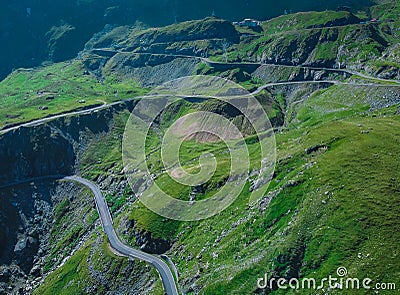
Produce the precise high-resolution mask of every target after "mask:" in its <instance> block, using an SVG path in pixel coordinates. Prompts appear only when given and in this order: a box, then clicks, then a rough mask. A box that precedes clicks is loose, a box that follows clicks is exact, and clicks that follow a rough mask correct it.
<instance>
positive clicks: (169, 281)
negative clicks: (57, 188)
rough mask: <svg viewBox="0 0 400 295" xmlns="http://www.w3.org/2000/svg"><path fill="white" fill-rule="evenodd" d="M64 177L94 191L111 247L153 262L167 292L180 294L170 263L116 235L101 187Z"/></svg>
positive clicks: (85, 181)
mask: <svg viewBox="0 0 400 295" xmlns="http://www.w3.org/2000/svg"><path fill="white" fill-rule="evenodd" d="M63 179H64V180H69V181H75V182H79V183H81V184H83V185H85V186H87V187H88V188H89V189H90V190H91V191H92V192H93V194H94V197H95V201H96V207H97V211H98V212H99V215H100V219H101V223H102V225H103V229H104V231H105V233H106V234H107V237H108V239H109V241H110V244H111V247H112V248H113V249H114V250H115V251H116V252H117V253H119V254H121V255H123V256H125V257H128V258H134V259H140V260H143V261H145V262H147V263H149V264H151V265H152V266H154V267H155V268H156V269H157V271H158V273H159V274H160V276H161V279H162V282H163V285H164V289H165V292H166V293H167V294H168V295H178V290H177V288H176V284H175V279H174V276H173V275H172V272H171V270H170V269H169V267H168V265H167V264H166V263H165V262H164V261H162V260H161V259H160V258H158V257H155V256H153V255H150V254H147V253H144V252H142V251H139V250H136V249H133V248H130V247H128V246H127V245H125V244H124V243H122V242H121V241H120V239H119V238H118V236H117V235H116V233H115V231H114V228H113V220H112V217H111V214H110V211H109V209H108V205H107V202H106V200H105V199H104V196H103V194H102V193H101V191H100V188H99V187H98V186H97V185H96V184H94V183H92V182H90V181H88V180H86V179H83V178H81V177H78V176H68V177H64V178H63Z"/></svg>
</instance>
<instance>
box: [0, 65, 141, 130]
mask: <svg viewBox="0 0 400 295" xmlns="http://www.w3.org/2000/svg"><path fill="white" fill-rule="evenodd" d="M144 93H146V90H144V89H141V88H140V87H138V86H137V83H136V82H135V81H132V80H130V81H129V80H126V81H123V82H122V81H118V80H116V79H115V78H113V77H111V76H110V77H108V78H107V79H106V80H105V81H100V80H99V79H98V78H96V77H95V76H93V75H91V74H90V73H89V72H88V71H87V70H86V68H85V67H84V66H83V65H82V63H81V62H80V61H79V60H73V61H70V62H63V63H57V64H53V65H49V66H45V67H42V68H37V69H20V70H16V71H15V72H14V73H12V74H11V75H10V76H8V77H7V78H6V79H5V80H3V81H1V82H0V97H1V99H0V107H1V111H0V122H1V123H0V128H1V127H5V126H7V125H10V124H15V123H19V122H28V121H31V120H33V119H40V118H44V117H47V116H50V115H54V114H59V113H63V112H68V111H71V110H74V109H78V108H83V107H89V106H95V105H102V104H105V103H110V102H113V101H119V100H122V99H127V98H133V97H135V96H139V95H143V94H144Z"/></svg>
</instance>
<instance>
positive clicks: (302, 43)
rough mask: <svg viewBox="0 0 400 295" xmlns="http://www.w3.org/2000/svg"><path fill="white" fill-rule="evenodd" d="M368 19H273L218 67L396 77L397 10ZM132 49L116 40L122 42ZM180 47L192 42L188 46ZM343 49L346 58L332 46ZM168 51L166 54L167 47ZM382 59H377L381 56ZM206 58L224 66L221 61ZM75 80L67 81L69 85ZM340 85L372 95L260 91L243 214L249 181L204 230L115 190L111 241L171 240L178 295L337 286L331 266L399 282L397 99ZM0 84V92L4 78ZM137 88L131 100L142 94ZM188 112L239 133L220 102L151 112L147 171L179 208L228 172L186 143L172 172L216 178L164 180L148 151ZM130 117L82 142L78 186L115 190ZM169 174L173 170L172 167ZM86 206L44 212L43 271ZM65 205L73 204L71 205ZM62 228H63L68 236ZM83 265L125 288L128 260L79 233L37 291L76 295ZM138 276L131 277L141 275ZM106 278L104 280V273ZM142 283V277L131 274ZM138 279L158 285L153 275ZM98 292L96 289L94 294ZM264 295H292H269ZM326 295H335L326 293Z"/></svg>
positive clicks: (328, 15)
mask: <svg viewBox="0 0 400 295" xmlns="http://www.w3.org/2000/svg"><path fill="white" fill-rule="evenodd" d="M368 13H370V14H371V16H374V17H381V18H382V20H383V21H382V23H378V24H366V25H361V24H359V23H358V19H356V18H353V16H352V15H351V14H349V13H347V12H331V11H328V12H321V13H312V12H310V13H300V14H295V15H287V16H282V17H279V18H277V19H274V20H271V21H269V22H265V23H263V30H264V31H263V32H262V33H260V34H261V35H260V36H257V40H255V41H254V40H253V41H251V42H250V41H248V40H247V41H246V40H244V39H243V40H242V42H241V43H239V44H236V45H232V46H231V47H230V48H229V49H228V59H229V60H230V61H261V60H269V59H268V58H272V57H277V58H278V59H279V60H281V61H282V60H283V61H286V62H288V63H290V62H291V61H292V60H298V61H299V63H302V62H305V61H306V60H308V62H310V63H316V64H325V63H334V62H338V61H340V62H342V63H347V65H359V64H362V65H368V66H371V67H372V70H371V71H375V70H377V69H381V70H384V69H386V68H396V69H398V68H399V62H398V59H396V58H397V57H398V54H399V51H398V49H397V51H396V50H395V48H396V47H395V46H393V47H391V45H388V44H386V43H392V44H395V43H394V42H393V40H398V35H396V34H395V33H393V32H394V31H393V30H392V29H393V27H394V26H395V25H396V24H397V22H398V20H397V19H395V21H394V22H389V18H391V17H393V15H398V7H397V2H396V3H395V5H393V3H391V4H384V5H383V6H376V7H373V8H371V9H370V11H369V12H368ZM366 14H367V13H365V15H366ZM359 15H363V14H359ZM346 21H347V22H348V23H345V22H346ZM342 22H344V23H342ZM349 23H350V24H349ZM224 24H225V23H224ZM214 25H215V20H212V19H208V20H206V21H205V24H204V27H201V26H200V25H199V23H198V22H187V23H183V24H179V25H176V26H169V27H167V28H161V29H148V30H145V31H141V32H131V33H130V34H132V36H135V38H136V37H137V36H139V35H140V36H142V37H144V36H147V37H146V38H149V39H148V40H152V41H157V40H158V41H160V40H161V41H162V38H170V37H171V36H176V35H177V34H179V32H185V33H189V34H192V36H193V35H194V36H196V38H197V37H198V38H200V37H201V34H205V33H207V32H209V30H212V29H213V26H214ZM227 25H228V24H227ZM199 26H200V27H199ZM189 28H190V29H189ZM196 30H198V32H197V31H196ZM293 30H296V34H293ZM114 33H115V32H114ZM242 33H244V31H243V32H242ZM148 35H151V36H150V37H148ZM115 36H118V34H116V33H115ZM133 39H134V38H133V37H132V40H128V41H127V42H134V40H133ZM198 41H199V40H196V42H198ZM120 42H123V41H120ZM184 42H186V43H184V44H187V45H188V44H189V45H193V44H194V43H192V41H190V40H185V41H184ZM193 42H194V41H193ZM201 42H204V43H202V45H201V46H203V45H204V46H205V47H206V46H208V43H207V42H208V41H204V40H202V41H201ZM182 44H183V43H182ZM199 44H200V43H199ZM341 46H342V47H343V48H345V50H344V49H343V48H342V49H340V48H341ZM178 48H179V46H177V44H176V43H175V44H173V45H171V48H170V49H171V50H176V49H178ZM293 48H296V50H294V49H293ZM393 48H394V49H393ZM392 49H393V50H392ZM384 52H386V53H387V55H383V53H384ZM213 58H214V59H217V60H222V52H219V56H214V57H213ZM311 59H312V60H311ZM54 66H55V65H54ZM45 69H46V68H45ZM81 70H82V69H81V68H79V71H81ZM301 70H302V69H300V68H290V69H289V68H283V67H271V68H270V73H269V74H270V76H267V77H266V78H265V79H266V80H267V79H270V80H272V81H287V80H290V78H293V77H292V76H296V75H299V74H301ZM40 71H47V70H44V69H42V70H40ZM40 71H39V72H40ZM76 72H77V71H76V70H71V72H69V74H68V75H70V74H72V73H76ZM196 73H197V74H204V75H218V76H222V77H226V78H229V79H234V80H235V81H237V82H239V83H241V84H242V85H244V86H245V87H246V88H247V89H254V88H255V87H257V86H259V85H260V84H261V80H260V79H259V78H254V77H253V76H251V75H250V74H249V73H247V72H244V71H243V70H242V69H230V70H226V71H217V70H215V69H214V68H212V67H210V66H208V65H206V64H200V65H199V66H198V68H197V69H196ZM14 75H15V77H13V76H11V77H10V78H9V79H11V80H10V81H14V82H13V83H16V84H18V85H20V84H21V83H22V84H23V83H25V82H24V81H26V80H27V78H26V77H25V76H20V74H14ZM116 76H117V75H116ZM79 77H81V76H79ZM85 77H86V76H85ZM112 77H115V76H112ZM87 78H89V77H87ZM76 79H78V78H77V77H76ZM85 79H86V78H85ZM107 79H108V80H107ZM105 81H106V85H112V87H114V88H112V89H113V90H115V89H118V91H119V92H118V93H120V92H122V93H125V94H127V93H128V91H130V88H129V87H128V86H127V84H126V82H124V81H123V82H120V81H119V80H117V79H115V78H111V77H108V78H106V80H105ZM348 81H349V82H351V81H357V82H358V81H360V82H362V83H374V84H376V85H371V86H365V85H364V86H360V85H359V86H357V85H341V84H337V85H333V84H326V85H318V87H315V88H313V87H314V86H315V85H314V86H310V85H308V86H306V85H301V86H299V85H296V86H295V87H293V88H291V87H286V86H282V87H269V88H267V89H266V90H264V91H262V92H260V93H259V95H258V96H257V99H258V100H259V101H260V102H261V104H262V105H263V106H264V108H265V110H266V112H267V113H268V115H269V116H270V119H271V121H273V123H274V127H276V128H277V129H279V131H277V132H276V140H277V158H278V159H277V160H278V161H277V166H276V169H275V173H274V177H273V179H272V180H271V184H270V186H269V188H268V191H267V192H266V194H265V196H264V197H263V199H262V200H261V201H259V202H258V203H256V204H252V205H249V203H248V201H249V196H250V194H251V184H252V183H251V179H249V181H247V183H246V186H245V188H244V190H243V191H242V192H241V194H240V196H239V197H238V198H237V200H236V201H235V202H234V203H233V204H232V205H231V206H230V207H229V208H227V209H226V210H225V211H223V212H221V213H219V214H218V215H216V216H214V217H213V218H210V219H207V220H203V221H197V222H190V223H189V222H177V221H173V220H167V219H165V218H163V217H160V216H159V215H157V214H155V213H153V212H152V211H150V210H149V209H147V208H146V207H144V205H143V204H141V203H140V201H139V200H135V199H134V197H133V193H132V192H131V190H130V189H129V188H125V190H124V191H122V190H121V191H120V192H119V194H108V195H107V202H108V203H109V206H110V207H111V210H112V212H113V214H114V215H117V216H116V218H115V227H116V228H117V232H118V234H120V236H122V237H123V238H124V239H125V240H126V241H128V242H129V243H131V244H132V245H134V244H135V242H136V240H135V239H136V235H137V234H138V233H139V234H145V233H146V232H148V233H150V234H151V236H152V238H160V239H167V240H170V241H171V242H173V243H174V247H173V248H172V249H171V250H169V252H168V253H167V254H168V255H169V256H170V257H171V258H172V260H173V261H174V263H175V264H176V265H177V267H178V269H179V272H180V279H179V284H180V285H181V286H182V288H183V289H184V291H185V292H186V291H187V293H188V294H191V293H190V291H189V289H190V288H192V287H193V286H197V287H198V288H199V289H200V290H201V292H200V293H201V294H210V295H211V294H213V295H214V294H253V293H255V292H257V291H256V288H257V287H256V284H257V278H259V277H264V274H265V273H268V274H269V275H273V276H274V277H276V278H279V277H287V278H289V277H295V278H301V277H314V278H316V279H322V278H324V277H328V276H329V275H335V273H336V269H337V268H338V267H339V266H344V267H346V268H347V269H348V271H349V275H350V276H351V277H358V278H365V277H370V278H373V280H374V282H394V283H396V284H397V285H400V281H399V277H400V272H399V270H400V262H399V261H400V260H399V257H398V253H399V250H400V249H399V243H398V241H397V240H398V235H397V234H396V233H398V232H399V230H400V223H399V220H398V216H399V215H400V206H399V192H400V185H399V183H400V182H399V179H400V167H399V166H400V161H399V158H398V157H399V154H400V148H399V146H400V145H399V143H400V117H399V109H400V102H399V101H398V99H397V96H396V93H397V92H398V88H395V87H393V86H394V83H395V82H392V83H390V82H385V81H383V80H378V79H367V78H363V77H361V76H357V75H353V76H352V77H350V78H349V79H348ZM3 83H5V84H4V85H7V80H6V82H4V81H3ZM26 83H27V82H26ZM29 84H30V82H29ZM385 84H386V85H385ZM89 85H90V84H89ZM96 85H97V84H96ZM96 87H100V89H102V90H99V89H98V88H95V89H96V91H97V92H99V91H100V92H101V91H103V92H104V91H106V94H107V93H108V92H107V90H104V88H101V87H105V86H103V85H101V83H100V84H98V85H97V86H96ZM110 87H111V86H110ZM39 88H40V89H42V88H43V87H38V89H39ZM35 89H36V88H35ZM8 90H9V89H8ZM135 91H138V93H141V91H143V90H139V89H136V90H135ZM109 94H111V96H110V97H108V96H107V95H104V98H103V99H105V100H107V99H109V100H107V101H112V99H113V98H111V97H112V94H113V92H111V93H109ZM77 95H78V94H77ZM87 95H88V97H87V101H90V92H89V93H88V94H87ZM57 99H59V98H57ZM74 99H75V98H74ZM198 110H207V111H212V112H216V113H222V114H224V115H226V116H227V117H229V119H230V120H231V121H232V122H234V123H235V124H236V125H237V126H238V128H239V129H240V130H246V129H245V122H243V120H241V118H239V116H234V115H232V113H233V111H231V112H230V111H229V110H228V111H227V110H226V109H225V108H224V105H221V104H218V103H216V102H214V101H212V100H207V101H200V102H195V103H191V102H189V101H184V102H180V103H177V104H176V105H173V106H170V107H169V108H168V109H167V110H165V112H164V113H162V114H161V116H160V118H159V121H158V122H157V123H158V124H156V126H153V127H154V128H153V129H152V130H151V131H150V133H149V134H148V137H147V142H146V152H147V155H148V157H147V166H148V168H149V171H150V172H151V173H152V174H153V175H155V179H156V183H157V185H159V186H160V187H161V188H162V189H163V190H164V191H166V192H168V193H170V194H171V195H173V196H174V197H175V198H179V199H183V200H189V198H190V196H191V194H193V193H195V196H196V200H201V199H205V198H209V197H211V196H212V195H213V194H215V193H216V192H217V191H218V189H219V188H220V186H221V185H223V184H224V182H225V181H226V178H227V176H228V175H229V173H230V164H231V161H230V158H229V154H228V153H227V146H226V144H224V143H222V142H219V141H216V140H215V139H213V138H211V137H208V138H206V140H204V137H200V136H197V135H196V136H192V137H190V138H187V140H186V141H184V142H183V144H182V146H181V147H180V149H179V157H180V162H181V164H182V167H183V168H184V169H185V170H186V171H189V172H192V173H193V172H198V171H199V159H200V156H201V155H203V154H205V153H211V154H213V155H214V156H215V159H216V162H217V169H216V173H215V174H214V175H213V176H212V177H211V179H210V180H209V181H208V182H206V183H205V184H204V185H199V187H196V191H195V192H194V191H193V188H191V187H188V186H184V185H182V184H180V183H178V182H176V181H175V180H174V179H173V178H171V176H170V175H168V173H167V172H166V171H165V169H164V168H165V167H164V166H163V163H162V161H161V151H160V144H161V138H162V135H163V134H164V133H165V131H166V130H167V129H168V128H169V127H170V126H171V124H172V123H173V122H174V121H175V120H176V119H177V118H179V117H182V116H184V115H186V114H189V113H191V112H195V111H198ZM32 116H33V115H32ZM128 116H129V113H128V112H127V111H124V112H120V113H116V114H115V116H114V118H113V121H112V123H113V124H112V128H111V131H110V132H108V133H104V134H101V135H98V136H93V138H89V139H90V141H91V144H90V145H89V147H88V149H87V150H86V151H85V153H84V155H83V156H82V158H81V161H80V170H81V172H82V174H83V176H84V177H87V178H89V179H92V180H98V181H102V180H104V179H107V180H110V179H112V180H113V181H114V182H115V183H120V182H121V181H124V180H125V176H124V175H123V164H122V158H121V149H122V147H121V138H122V134H123V133H124V131H125V128H124V127H125V124H126V122H127V119H128ZM19 119H20V118H16V119H15V120H19ZM246 136H247V138H246V143H247V146H248V148H249V154H250V158H251V162H250V166H251V167H250V168H251V171H258V169H260V163H259V162H260V160H261V159H260V155H259V154H260V153H259V148H260V145H259V143H258V141H257V139H256V138H255V137H254V136H253V135H252V134H251V132H247V133H246ZM200 139H201V140H200ZM168 168H171V170H173V168H175V167H168ZM170 172H171V171H170ZM89 195H90V194H89V193H88V192H87V191H85V190H82V191H81V196H80V198H79V199H78V200H70V199H66V200H63V201H62V202H60V204H59V205H58V206H57V207H56V209H55V224H54V228H53V231H52V234H51V240H52V241H53V242H54V243H53V244H54V247H53V248H52V250H51V255H50V256H49V260H48V261H47V262H48V263H47V268H46V270H50V269H51V267H52V265H53V262H54V261H57V260H58V261H59V260H60V259H61V258H62V257H65V255H66V254H67V253H69V252H70V251H71V249H73V248H74V247H75V246H76V242H77V240H78V239H79V237H82V235H83V234H84V233H86V232H87V229H88V227H89V226H91V225H92V224H93V222H94V221H95V220H96V218H97V215H96V213H95V211H94V209H93V208H92V207H90V206H91V205H89V204H92V203H90V202H92V200H90V201H89V199H90V196H89ZM83 196H85V197H83ZM86 198H87V200H86ZM77 201H79V202H80V203H81V204H80V205H79V206H78V205H77V204H76V202H77ZM74 202H75V203H74ZM72 208H81V209H79V210H82V211H81V212H79V214H77V213H76V212H75V213H74V214H72V213H71V210H72ZM73 216H75V217H73ZM76 216H85V219H84V220H83V221H82V220H80V222H77V221H76ZM65 224H75V226H74V227H72V228H70V229H66V228H64V227H65ZM127 225H128V227H127ZM63 226H64V227H63ZM62 245H68V246H65V247H62ZM99 245H101V246H100V247H99ZM99 248H100V250H99ZM93 253H94V254H93ZM100 253H102V254H100ZM88 260H89V261H91V262H90V263H92V264H91V266H93V267H94V268H95V269H100V270H102V272H103V273H107V274H110V273H113V275H114V276H113V277H114V278H117V279H118V280H122V279H123V278H126V277H127V275H126V274H124V272H123V271H121V269H123V268H122V265H125V263H128V262H127V261H126V260H124V259H119V258H117V257H115V256H113V255H112V253H109V250H108V247H107V242H106V241H105V240H104V237H102V238H101V241H98V240H97V239H96V238H95V237H93V236H91V237H90V238H89V240H88V242H87V243H86V244H85V246H83V247H81V248H80V249H79V250H78V251H77V252H75V253H74V254H73V255H72V257H71V258H70V259H69V260H68V262H67V263H66V264H65V265H63V266H62V267H60V268H58V269H57V270H55V271H54V272H53V273H51V274H50V275H49V277H47V278H46V280H45V282H44V285H43V286H41V287H39V288H38V289H37V290H36V294H46V293H45V292H50V293H51V292H53V294H55V293H56V294H64V293H63V292H65V294H67V292H76V293H77V294H79V292H81V290H82V289H84V288H85V287H86V286H88V285H89V284H91V283H93V282H92V279H93V275H92V274H90V273H89V272H88V269H90V265H89V264H88V263H89V262H87V261H88ZM139 265H140V266H139V269H140V271H143V269H142V267H143V265H142V264H139ZM107 267H108V269H109V270H110V271H106V269H107ZM143 273H146V272H145V271H143V272H141V273H140V274H141V275H143ZM147 274H149V273H147ZM138 276H139V275H138ZM149 276H150V277H151V278H154V277H157V276H156V274H155V273H152V272H150V274H149ZM193 288H194V289H195V287H193ZM193 288H192V289H193ZM47 290H50V291H47ZM104 290H105V289H102V288H101V287H99V289H98V290H97V291H95V292H97V293H102V292H104ZM153 290H154V293H155V294H162V286H161V283H160V281H158V282H157V283H156V284H155V287H154V289H153ZM50 293H48V294H50ZM271 293H272V294H295V293H296V292H294V291H293V292H290V291H287V290H276V291H273V292H271ZM68 294H69V293H68ZM305 294H307V292H305ZM332 294H336V293H335V291H333V292H332ZM346 294H359V291H357V292H356V291H352V290H346ZM380 294H391V293H390V292H387V293H385V292H380Z"/></svg>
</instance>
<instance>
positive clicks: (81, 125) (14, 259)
mask: <svg viewBox="0 0 400 295" xmlns="http://www.w3.org/2000/svg"><path fill="white" fill-rule="evenodd" d="M133 105H134V102H125V103H121V104H119V105H116V106H114V107H110V108H108V109H104V110H102V111H99V112H97V113H90V114H87V115H81V116H75V117H69V118H68V117H65V118H59V119H56V120H53V121H51V122H49V123H47V124H43V125H39V126H34V127H24V128H19V129H16V130H15V131H12V132H8V133H6V134H4V135H2V136H1V137H0V161H1V162H2V165H1V166H0V198H1V199H2V202H0V265H2V268H0V294H3V293H2V292H10V290H8V286H9V287H11V289H12V290H18V289H19V288H20V287H21V286H23V285H24V282H25V281H26V280H27V278H28V276H30V277H31V278H36V277H38V276H40V275H41V266H43V258H44V256H45V255H46V254H47V253H46V251H47V247H48V245H47V243H48V240H49V235H50V230H51V228H52V226H53V219H54V213H53V211H54V207H55V205H57V204H58V202H60V201H61V200H63V199H64V198H67V197H68V196H67V195H66V194H65V193H64V194H63V195H62V197H58V198H56V197H54V196H55V195H57V194H58V195H59V194H60V193H59V191H60V190H59V189H57V187H58V185H56V183H55V182H54V180H51V179H46V178H43V177H46V176H55V175H70V174H74V173H75V172H76V167H77V165H78V164H79V158H80V155H81V154H82V153H83V152H84V151H85V148H86V146H87V145H88V143H89V142H90V140H91V138H93V137H96V136H98V135H100V134H102V133H106V132H108V131H109V130H110V128H111V126H112V124H113V118H114V115H115V114H116V113H118V112H120V111H123V110H126V109H128V110H132V108H133ZM27 179H28V182H27V183H25V182H21V183H19V182H20V181H24V180H27ZM8 184H11V185H10V186H7V185H8ZM64 191H65V190H64ZM69 191H71V190H70V189H69ZM10 282H12V284H11V283H10ZM25 291H26V290H25V289H24V290H23V291H21V292H25Z"/></svg>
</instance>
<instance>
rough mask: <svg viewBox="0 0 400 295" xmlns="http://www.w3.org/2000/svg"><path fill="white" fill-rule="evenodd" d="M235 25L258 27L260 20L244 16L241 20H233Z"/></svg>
mask: <svg viewBox="0 0 400 295" xmlns="http://www.w3.org/2000/svg"><path fill="white" fill-rule="evenodd" d="M233 24H234V25H236V26H241V27H251V28H255V27H259V26H260V25H261V22H260V21H258V20H255V19H252V18H246V19H244V20H242V21H241V22H234V23H233Z"/></svg>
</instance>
